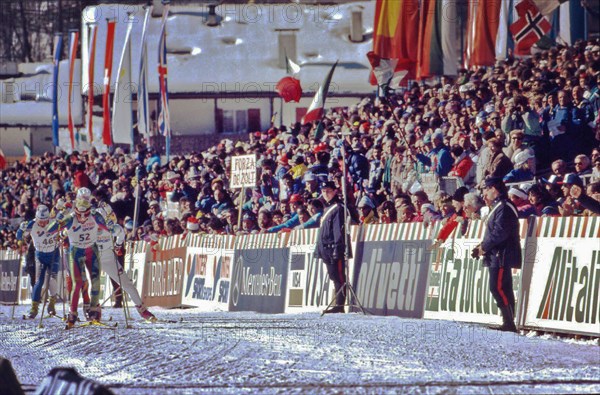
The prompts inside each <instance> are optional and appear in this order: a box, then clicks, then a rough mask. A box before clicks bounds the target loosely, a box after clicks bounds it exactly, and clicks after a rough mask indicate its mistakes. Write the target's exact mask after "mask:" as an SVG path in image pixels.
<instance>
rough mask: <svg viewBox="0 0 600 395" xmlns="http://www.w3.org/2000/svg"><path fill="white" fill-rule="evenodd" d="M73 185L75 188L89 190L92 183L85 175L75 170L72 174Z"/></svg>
mask: <svg viewBox="0 0 600 395" xmlns="http://www.w3.org/2000/svg"><path fill="white" fill-rule="evenodd" d="M73 185H75V186H76V187H77V188H83V187H85V188H90V187H91V185H92V182H91V181H90V178H89V177H88V175H87V174H85V173H84V172H83V171H82V170H77V171H76V172H75V174H73Z"/></svg>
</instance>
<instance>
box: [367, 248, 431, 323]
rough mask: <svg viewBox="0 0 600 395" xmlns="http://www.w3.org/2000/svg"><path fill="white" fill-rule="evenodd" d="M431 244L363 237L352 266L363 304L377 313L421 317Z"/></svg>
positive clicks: (370, 310)
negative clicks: (366, 239) (360, 250)
mask: <svg viewBox="0 0 600 395" xmlns="http://www.w3.org/2000/svg"><path fill="white" fill-rule="evenodd" d="M430 244H431V242H430V241H429V240H414V241H365V242H364V247H363V250H362V254H361V256H360V257H358V256H357V259H356V262H357V264H356V268H355V276H357V277H358V281H357V284H358V286H357V287H356V294H357V296H358V298H359V300H360V302H361V303H362V305H363V307H364V308H365V309H367V310H368V311H369V312H370V313H373V314H378V315H397V316H400V317H413V318H421V317H422V316H423V302H424V300H423V296H424V295H425V284H426V282H427V269H428V264H429V252H428V248H427V247H428V246H429V245H430Z"/></svg>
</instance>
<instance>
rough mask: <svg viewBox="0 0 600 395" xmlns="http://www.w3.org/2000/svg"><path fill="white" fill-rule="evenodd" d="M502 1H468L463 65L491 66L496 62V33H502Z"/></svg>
mask: <svg viewBox="0 0 600 395" xmlns="http://www.w3.org/2000/svg"><path fill="white" fill-rule="evenodd" d="M502 1H503V0H481V1H476V0H470V1H469V3H468V7H469V18H468V22H467V48H466V54H465V55H466V56H465V67H467V68H470V67H473V66H493V65H494V63H495V62H496V41H497V37H498V34H503V29H499V27H500V7H501V4H502Z"/></svg>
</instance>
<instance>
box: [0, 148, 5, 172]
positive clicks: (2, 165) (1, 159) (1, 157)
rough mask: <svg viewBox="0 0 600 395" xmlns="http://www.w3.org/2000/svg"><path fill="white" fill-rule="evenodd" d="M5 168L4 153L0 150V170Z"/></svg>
mask: <svg viewBox="0 0 600 395" xmlns="http://www.w3.org/2000/svg"><path fill="white" fill-rule="evenodd" d="M5 167H6V158H5V157H4V152H3V151H2V148H0V170H3V169H4V168H5Z"/></svg>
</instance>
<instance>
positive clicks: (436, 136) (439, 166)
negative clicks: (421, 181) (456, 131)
mask: <svg viewBox="0 0 600 395" xmlns="http://www.w3.org/2000/svg"><path fill="white" fill-rule="evenodd" d="M431 142H432V143H433V149H432V150H431V153H430V155H429V156H425V155H423V154H417V155H416V157H417V159H418V160H419V162H421V163H423V164H424V165H426V166H430V167H431V168H433V169H434V172H435V174H437V175H438V176H439V177H445V176H447V175H448V173H449V172H450V170H451V169H452V164H453V163H454V161H453V160H452V156H451V155H450V151H449V150H448V147H447V146H446V145H445V144H444V133H443V132H442V130H441V129H437V130H436V131H435V133H433V135H432V136H431Z"/></svg>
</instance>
